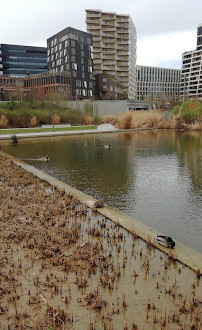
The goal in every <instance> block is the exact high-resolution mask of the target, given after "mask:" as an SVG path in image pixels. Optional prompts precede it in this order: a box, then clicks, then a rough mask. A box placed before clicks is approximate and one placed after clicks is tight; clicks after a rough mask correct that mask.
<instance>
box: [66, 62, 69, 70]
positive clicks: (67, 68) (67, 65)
mask: <svg viewBox="0 0 202 330" xmlns="http://www.w3.org/2000/svg"><path fill="white" fill-rule="evenodd" d="M66 70H67V71H69V63H67V64H66Z"/></svg>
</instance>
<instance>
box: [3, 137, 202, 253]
mask: <svg viewBox="0 0 202 330" xmlns="http://www.w3.org/2000/svg"><path fill="white" fill-rule="evenodd" d="M35 142H36V141H35ZM105 144H110V145H111V149H110V150H107V149H105V148H104V145H105ZM3 149H4V150H5V151H6V152H8V153H11V154H13V155H15V156H17V157H19V158H21V159H26V161H27V162H28V163H29V164H32V165H34V166H36V167H38V168H40V169H42V170H44V171H46V172H47V173H49V174H51V175H52V176H55V177H57V178H59V179H61V180H62V181H64V182H67V183H68V184H70V185H72V186H74V187H76V188H77V189H79V190H82V191H84V192H85V193H87V194H90V195H92V196H94V197H95V198H98V199H103V200H104V201H105V202H106V203H107V204H108V205H111V206H112V207H114V208H116V209H119V210H121V211H123V212H124V213H127V214H128V215H130V216H132V217H134V218H136V219H137V220H139V221H141V222H143V223H145V224H147V225H149V226H151V227H153V228H154V229H155V228H156V229H157V230H159V231H161V232H162V233H164V234H165V235H170V236H171V237H172V238H173V239H176V240H178V241H181V242H182V243H183V244H185V245H188V246H190V247H192V248H194V249H196V250H198V251H199V252H202V176H201V174H202V133H199V132H192V133H183V132H175V131H149V132H148V131H143V132H128V133H111V134H110V133H105V134H99V135H97V134H95V135H82V136H81V135H80V136H69V137H65V138H62V139H61V138H54V139H49V140H48V141H46V142H44V141H43V140H39V141H38V143H29V144H19V145H15V146H7V147H4V148H3ZM46 154H48V155H49V157H50V162H49V163H44V162H40V161H38V160H34V159H35V158H38V157H41V156H45V155H46Z"/></svg>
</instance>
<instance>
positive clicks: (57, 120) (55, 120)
mask: <svg viewBox="0 0 202 330" xmlns="http://www.w3.org/2000/svg"><path fill="white" fill-rule="evenodd" d="M52 123H53V125H59V123H60V116H59V115H56V114H55V115H53V117H52Z"/></svg>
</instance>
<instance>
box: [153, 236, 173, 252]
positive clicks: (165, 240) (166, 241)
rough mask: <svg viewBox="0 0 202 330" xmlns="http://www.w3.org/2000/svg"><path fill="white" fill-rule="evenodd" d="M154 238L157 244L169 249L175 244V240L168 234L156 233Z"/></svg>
mask: <svg viewBox="0 0 202 330" xmlns="http://www.w3.org/2000/svg"><path fill="white" fill-rule="evenodd" d="M156 240H157V242H158V243H159V244H161V245H163V246H165V247H167V248H170V249H173V248H174V246H175V242H174V241H173V240H172V238H171V237H169V236H162V235H156Z"/></svg>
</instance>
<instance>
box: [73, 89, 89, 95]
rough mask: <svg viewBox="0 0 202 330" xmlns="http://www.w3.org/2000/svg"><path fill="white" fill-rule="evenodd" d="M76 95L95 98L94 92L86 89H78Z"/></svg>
mask: <svg viewBox="0 0 202 330" xmlns="http://www.w3.org/2000/svg"><path fill="white" fill-rule="evenodd" d="M76 95H77V96H78V95H82V96H87V95H88V96H90V97H92V96H93V91H92V90H88V91H87V90H86V89H82V90H81V89H77V90H76Z"/></svg>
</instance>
